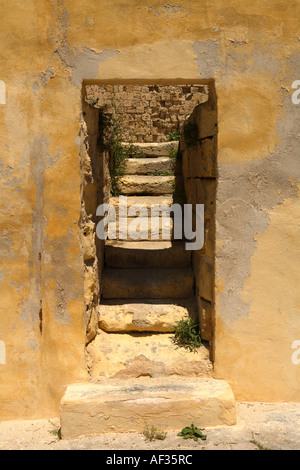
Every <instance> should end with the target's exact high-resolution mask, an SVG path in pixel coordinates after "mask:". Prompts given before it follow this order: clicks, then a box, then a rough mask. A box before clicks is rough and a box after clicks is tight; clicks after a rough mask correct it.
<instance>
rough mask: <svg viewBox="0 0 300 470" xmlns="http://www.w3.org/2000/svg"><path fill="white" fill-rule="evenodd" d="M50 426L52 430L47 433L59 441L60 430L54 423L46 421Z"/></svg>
mask: <svg viewBox="0 0 300 470" xmlns="http://www.w3.org/2000/svg"><path fill="white" fill-rule="evenodd" d="M48 421H49V423H50V424H52V426H53V427H54V428H53V429H51V430H50V431H49V433H50V434H52V435H53V436H55V437H56V438H57V439H58V440H60V439H61V429H60V427H59V426H56V425H55V424H54V423H52V422H51V421H50V420H48Z"/></svg>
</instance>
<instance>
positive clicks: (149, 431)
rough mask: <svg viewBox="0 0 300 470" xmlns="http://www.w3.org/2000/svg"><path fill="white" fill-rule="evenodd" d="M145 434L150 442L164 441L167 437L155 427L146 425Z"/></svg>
mask: <svg viewBox="0 0 300 470" xmlns="http://www.w3.org/2000/svg"><path fill="white" fill-rule="evenodd" d="M143 434H144V436H145V437H146V439H148V440H149V441H150V442H152V441H154V440H158V441H163V440H165V439H166V437H167V433H166V432H164V431H160V430H158V429H157V428H156V427H155V426H154V425H152V426H149V425H146V427H145V429H144V431H143Z"/></svg>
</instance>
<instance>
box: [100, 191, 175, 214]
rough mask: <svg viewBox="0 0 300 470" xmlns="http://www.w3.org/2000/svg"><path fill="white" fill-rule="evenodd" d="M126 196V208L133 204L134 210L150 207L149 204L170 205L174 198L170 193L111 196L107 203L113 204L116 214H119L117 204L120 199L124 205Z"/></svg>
mask: <svg viewBox="0 0 300 470" xmlns="http://www.w3.org/2000/svg"><path fill="white" fill-rule="evenodd" d="M125 197H126V205H127V210H128V209H129V208H130V207H132V206H134V210H136V211H138V210H139V211H140V210H143V209H145V208H147V209H151V206H157V205H159V206H171V205H172V204H173V203H174V198H173V195H172V194H169V195H161V196H151V195H147V196H122V199H120V198H119V197H111V198H110V200H109V203H110V204H111V205H112V206H114V208H115V211H116V214H117V215H118V214H119V205H120V201H121V203H122V204H123V205H124V204H125Z"/></svg>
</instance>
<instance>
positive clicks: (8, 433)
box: [0, 403, 300, 451]
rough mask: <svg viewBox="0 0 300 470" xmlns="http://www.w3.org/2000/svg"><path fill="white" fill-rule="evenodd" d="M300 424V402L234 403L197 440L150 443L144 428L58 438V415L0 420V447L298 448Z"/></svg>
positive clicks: (170, 435)
mask: <svg viewBox="0 0 300 470" xmlns="http://www.w3.org/2000/svg"><path fill="white" fill-rule="evenodd" d="M299 423H300V403H282V404H277V403H237V424H236V425H235V426H217V427H213V428H206V429H204V430H202V432H203V434H205V435H206V436H207V437H206V440H205V441H204V440H198V441H197V442H195V441H193V440H191V439H188V440H183V439H182V437H179V436H177V432H168V433H167V436H166V438H165V439H164V440H153V441H151V442H150V441H149V440H148V439H147V438H146V437H145V436H144V435H143V434H142V433H141V434H132V433H128V434H102V435H97V436H83V437H80V438H75V439H68V440H61V439H59V437H57V431H58V429H59V419H57V418H49V419H43V420H35V421H3V422H0V450H119V451H120V450H133V451H138V450H153V451H157V450H176V451H180V450H189V449H190V450H193V451H194V450H299V449H300V426H299ZM149 424H150V423H149ZM186 424H187V426H190V424H191V423H186ZM194 424H195V425H196V426H197V424H198V423H194ZM161 431H163V430H161Z"/></svg>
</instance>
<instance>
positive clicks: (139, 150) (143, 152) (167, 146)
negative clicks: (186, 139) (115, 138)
mask: <svg viewBox="0 0 300 470" xmlns="http://www.w3.org/2000/svg"><path fill="white" fill-rule="evenodd" d="M122 145H123V146H124V147H129V146H130V147H133V148H134V154H135V156H141V157H146V158H147V157H169V156H170V152H172V151H173V152H174V150H178V147H179V142H178V141H172V142H150V143H147V142H145V143H144V142H143V143H135V144H130V143H128V142H122Z"/></svg>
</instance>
